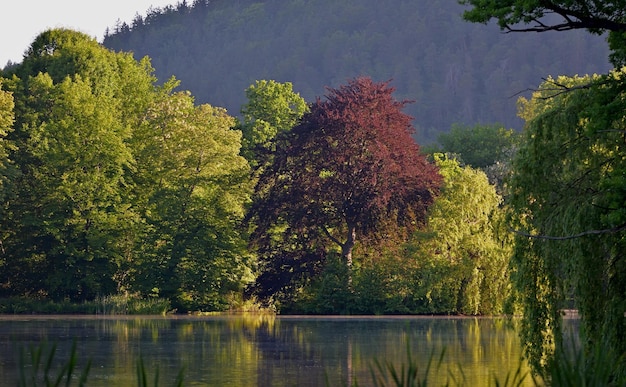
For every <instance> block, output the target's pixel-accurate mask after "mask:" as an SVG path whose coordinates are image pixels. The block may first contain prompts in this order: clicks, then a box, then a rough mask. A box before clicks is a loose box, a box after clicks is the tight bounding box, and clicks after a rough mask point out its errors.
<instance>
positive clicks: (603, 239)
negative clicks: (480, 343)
mask: <svg viewBox="0 0 626 387" xmlns="http://www.w3.org/2000/svg"><path fill="white" fill-rule="evenodd" d="M624 75H626V74H625V73H624V72H623V71H614V72H612V73H610V74H609V75H607V76H586V77H573V78H570V77H558V78H556V79H552V78H549V79H548V80H547V81H546V82H544V83H543V84H542V85H541V86H540V88H539V90H538V91H537V92H535V93H534V94H533V97H532V99H531V100H529V101H527V100H522V101H521V110H520V111H521V116H522V117H523V118H524V119H525V120H526V122H527V123H526V129H525V133H524V141H522V146H521V147H520V150H519V153H518V156H517V157H516V159H515V161H514V167H513V171H514V172H513V178H512V180H511V187H510V188H511V205H512V207H513V209H514V210H515V213H516V216H515V221H516V223H515V224H514V227H515V229H516V231H517V237H516V247H515V250H516V251H515V259H514V262H515V267H516V281H515V282H516V287H517V289H518V291H519V294H520V296H521V297H522V299H521V301H522V305H523V306H524V310H525V313H524V318H523V329H522V332H523V338H524V342H525V344H526V351H527V354H528V355H529V358H530V359H531V361H532V363H533V364H534V366H535V367H536V368H537V369H541V368H542V367H543V366H545V365H546V364H549V363H550V361H551V359H552V358H553V354H554V351H555V349H556V348H558V347H559V343H560V341H561V333H562V332H561V316H560V310H561V309H563V308H565V307H568V306H570V304H568V303H566V301H567V300H568V299H569V298H570V297H573V300H574V302H575V303H574V306H575V307H577V308H578V309H579V312H580V314H581V316H582V323H583V324H582V331H583V334H584V336H585V337H586V339H587V340H586V341H585V343H587V344H590V345H602V346H603V348H604V351H609V350H614V351H615V353H617V354H623V353H625V352H626V337H625V336H624V335H623V332H624V330H625V329H626V317H625V316H624V310H626V296H625V295H626V256H625V254H624V252H625V251H626V250H625V249H624V247H625V245H624V242H625V240H624V236H625V234H624V232H625V231H626V207H625V203H626V189H625V187H626V179H625V178H624V176H626V158H625V157H624V155H625V154H626V142H625V141H624V133H625V131H626V124H625V122H626V121H625V116H624V111H625V109H626V106H625V105H624V102H623V101H624V91H625V90H626V86H625V84H624V82H623V81H622V79H623V77H624ZM622 366H623V365H622Z"/></svg>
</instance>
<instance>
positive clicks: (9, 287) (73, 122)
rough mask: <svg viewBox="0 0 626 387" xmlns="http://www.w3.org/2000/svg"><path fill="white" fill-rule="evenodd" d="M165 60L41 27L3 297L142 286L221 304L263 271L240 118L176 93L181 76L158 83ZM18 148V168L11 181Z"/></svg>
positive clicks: (4, 148) (2, 121)
mask: <svg viewBox="0 0 626 387" xmlns="http://www.w3.org/2000/svg"><path fill="white" fill-rule="evenodd" d="M153 71H154V70H153V69H152V67H151V65H150V61H149V60H147V59H143V60H141V61H136V60H134V59H133V57H132V55H130V54H126V53H114V52H112V51H109V50H107V49H105V48H104V47H102V46H101V45H99V44H98V43H97V42H96V41H95V40H94V39H92V38H90V37H88V36H87V35H84V34H82V33H79V32H75V31H70V30H64V29H55V30H48V31H45V32H43V33H42V34H40V35H39V36H38V37H37V38H36V39H35V41H34V42H33V44H32V46H31V48H30V50H29V52H28V55H27V56H26V57H25V58H24V62H23V63H22V64H20V65H16V66H14V67H11V68H10V69H7V70H6V73H7V75H8V76H11V78H7V79H4V80H3V82H2V84H0V86H1V87H2V88H3V89H4V90H6V91H2V92H0V125H1V126H0V171H1V172H2V177H1V178H0V181H1V182H2V183H0V189H1V190H2V191H0V200H2V206H1V207H0V208H1V210H0V211H2V215H3V222H2V224H0V241H1V242H2V244H1V246H0V247H2V248H0V283H1V284H2V286H1V287H0V289H1V292H2V294H3V295H9V296H12V295H27V296H30V297H33V298H36V299H41V298H43V299H46V298H50V299H52V300H54V301H58V302H61V301H63V302H64V301H65V300H70V301H73V302H79V303H80V302H83V301H91V300H94V299H96V298H102V297H104V298H106V297H108V296H111V295H115V294H125V293H127V292H131V293H133V294H134V293H135V292H140V294H141V297H142V298H145V297H148V296H152V295H156V296H158V297H163V298H166V299H168V300H171V301H172V302H173V303H174V304H175V305H174V306H175V307H176V308H178V309H181V310H182V309H184V310H188V309H202V310H215V309H223V308H226V307H227V306H228V305H227V302H228V300H229V299H231V298H232V297H233V293H241V292H242V288H243V286H244V284H245V283H247V282H249V281H250V280H251V279H252V278H253V276H252V256H251V255H250V254H249V253H248V252H247V250H246V237H245V235H243V234H242V232H241V229H240V228H239V226H238V223H239V221H240V220H241V218H242V217H243V214H244V205H245V203H246V202H247V201H248V200H249V194H250V192H249V191H250V183H249V175H250V174H249V166H248V164H247V162H246V160H245V159H244V158H243V157H241V156H239V152H240V147H241V132H239V131H236V130H232V127H233V125H234V123H235V119H234V118H232V117H230V116H228V115H227V114H226V112H225V111H224V109H220V108H214V107H212V106H210V105H198V106H196V105H195V104H194V99H193V98H192V97H191V96H190V94H189V93H185V92H178V93H174V92H173V89H174V88H175V87H177V85H178V83H177V81H176V80H175V79H170V80H169V81H167V82H165V83H163V84H162V85H161V86H156V85H155V82H156V79H155V78H154V76H153V74H152V73H153ZM11 94H12V96H13V100H14V101H15V102H14V104H15V108H14V109H13V106H12V102H11V99H10V98H9V97H11ZM11 109H12V110H13V111H11ZM13 118H14V119H13ZM12 124H13V127H7V125H9V126H10V125H12ZM9 144H10V145H9ZM7 159H9V160H11V162H12V163H13V164H14V165H15V167H16V169H17V172H18V173H12V174H11V181H10V182H11V184H9V185H5V184H4V183H3V182H4V181H5V180H6V179H5V178H6V176H9V175H8V174H7V173H5V172H6V171H7V170H6V168H4V167H5V166H7V165H8V164H7ZM7 181H8V180H7ZM9 197H10V200H9V199H7V198H9ZM158 297H157V298H158ZM151 308H152V306H151V305H145V306H143V307H140V309H143V310H146V311H148V310H150V309H151Z"/></svg>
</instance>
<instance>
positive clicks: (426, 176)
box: [249, 78, 441, 297]
mask: <svg viewBox="0 0 626 387" xmlns="http://www.w3.org/2000/svg"><path fill="white" fill-rule="evenodd" d="M393 90H394V89H393V88H391V87H389V86H388V83H375V82H373V81H372V80H371V79H369V78H357V79H354V80H351V81H350V82H349V83H348V84H347V85H344V86H341V87H340V88H339V89H331V88H329V89H328V95H327V96H326V100H325V101H322V100H321V99H318V100H317V101H316V102H315V103H314V104H313V105H312V106H311V111H310V112H309V113H307V114H306V115H305V116H304V117H303V119H302V122H301V123H300V124H299V125H298V126H296V127H295V128H294V129H292V130H291V131H289V132H285V133H284V135H282V136H280V138H279V140H278V144H277V151H276V154H275V155H274V158H273V161H272V164H271V165H269V166H268V167H267V168H266V169H265V170H264V171H263V172H262V174H261V176H260V178H259V182H258V184H257V186H256V197H255V201H254V203H253V205H252V207H251V209H250V213H249V216H250V218H251V219H252V220H253V221H254V224H255V227H256V228H255V230H254V232H253V239H252V245H253V247H256V248H257V250H258V252H259V255H260V259H261V264H262V267H261V269H262V272H261V274H260V277H259V279H258V280H257V285H258V286H259V293H260V294H261V295H262V296H266V297H269V296H271V295H272V294H275V293H278V292H279V291H280V290H284V289H285V288H289V287H290V286H293V284H294V283H297V282H298V281H300V280H301V279H302V278H306V277H307V276H311V275H313V274H315V273H316V272H317V271H319V269H320V266H323V260H324V259H325V257H326V256H327V255H328V254H330V253H334V254H337V255H339V256H340V257H341V259H342V261H343V264H344V265H345V266H346V267H347V268H348V272H349V271H350V270H351V266H352V258H353V257H352V255H353V254H352V253H353V250H354V248H355V245H356V244H357V242H359V241H361V242H366V241H367V240H368V239H369V242H370V243H373V244H376V243H377V242H376V240H377V239H378V240H383V239H385V238H388V237H391V238H394V237H396V236H397V237H399V238H401V235H402V232H401V231H402V230H403V229H404V230H407V231H410V230H414V229H415V228H417V227H420V226H421V225H422V224H423V222H424V220H425V214H426V209H427V208H428V206H429V205H430V204H431V203H432V201H433V199H434V197H435V196H436V193H437V191H438V186H439V182H440V179H441V178H440V176H439V174H438V173H437V168H436V167H435V166H433V165H432V164H429V163H428V162H427V161H426V159H425V158H424V157H423V156H422V155H420V153H419V146H418V145H417V144H416V143H415V141H414V140H413V138H412V137H411V134H412V130H413V128H412V126H411V118H410V117H409V116H407V115H406V114H404V113H403V112H402V108H403V106H404V105H405V103H406V102H400V101H397V100H395V99H394V98H393V97H392V92H393ZM348 278H350V276H348Z"/></svg>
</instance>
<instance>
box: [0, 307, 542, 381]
mask: <svg viewBox="0 0 626 387" xmlns="http://www.w3.org/2000/svg"><path fill="white" fill-rule="evenodd" d="M516 325H517V324H516V321H515V320H509V319H504V318H467V317H466V318H462V317H449V318H448V317H406V316H398V317H388V316H384V317H383V316H380V317H379V316H376V317H374V316H371V317H370V316H366V317H356V316H354V317H334V316H320V317H310V316H272V315H224V316H209V317H196V316H165V317H156V316H140V317H137V316H128V317H124V316H122V317H120V316H105V317H99V316H98V317H95V316H69V317H68V316H0V380H1V381H3V382H9V383H10V384H11V385H15V384H16V383H14V381H17V380H18V378H19V374H18V369H19V364H20V363H19V362H20V351H21V352H23V355H24V356H25V359H26V361H25V362H24V364H26V365H27V366H26V367H25V370H26V371H27V372H32V367H31V364H32V361H31V360H30V349H32V348H36V346H38V345H39V344H40V343H42V342H47V348H50V347H51V346H52V344H53V343H54V344H56V346H57V349H56V356H55V360H56V361H58V362H60V363H62V362H64V361H67V359H69V355H70V353H71V347H72V345H73V343H76V353H77V355H78V363H77V367H78V369H82V368H83V367H84V366H85V365H86V364H87V359H90V360H91V369H90V371H89V378H88V384H87V385H88V386H108V387H110V386H124V387H127V386H133V385H137V373H136V367H137V361H138V359H140V358H141V359H142V361H143V363H144V365H145V368H146V370H147V373H148V382H149V383H148V384H149V385H153V384H154V381H153V378H154V375H155V372H156V370H157V369H158V373H159V381H160V383H159V385H161V386H169V385H172V384H173V383H174V381H175V379H176V376H177V374H178V372H179V371H180V370H181V368H183V367H184V376H185V377H184V382H185V385H186V386H226V385H228V386H246V387H248V386H264V387H265V386H325V385H331V386H343V385H351V384H352V383H354V382H357V383H358V384H359V385H360V386H368V385H372V376H371V370H372V367H374V368H375V360H378V361H379V362H380V363H383V364H384V363H390V364H393V365H394V367H395V368H396V369H397V370H398V371H399V370H400V369H401V367H402V365H403V364H404V366H405V367H406V365H407V347H408V348H409V351H410V354H411V356H412V357H413V359H417V362H418V365H419V367H420V372H423V371H424V370H425V369H426V366H427V364H428V360H429V359H430V358H431V355H432V354H434V357H435V359H434V361H437V360H438V359H439V356H440V355H441V353H442V351H443V350H444V349H445V352H444V357H443V361H442V363H441V366H440V369H439V370H438V372H435V373H433V374H432V375H431V376H430V377H429V382H434V383H432V385H441V384H444V383H445V382H446V380H447V378H448V377H449V375H450V374H452V375H455V377H457V378H459V379H461V378H462V376H461V373H460V371H459V368H460V369H462V373H463V374H464V380H465V385H470V386H487V385H494V383H493V382H494V379H493V377H494V375H495V376H497V377H498V380H499V381H500V382H501V383H502V382H503V381H504V379H505V378H506V375H507V373H511V374H512V373H514V372H515V371H516V370H517V369H518V367H519V366H520V356H521V346H520V341H519V338H518V336H517V331H516V329H517V328H516ZM521 364H522V366H523V369H522V370H523V372H527V371H528V367H527V366H526V364H525V363H521ZM434 367H435V366H434V365H433V368H434ZM57 373H58V371H57ZM76 373H77V374H78V373H79V372H78V371H77V372H76ZM53 374H55V373H54V372H53ZM527 381H528V384H527V385H532V383H530V382H531V380H530V377H527ZM9 383H7V384H9Z"/></svg>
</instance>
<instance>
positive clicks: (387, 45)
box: [103, 0, 610, 144]
mask: <svg viewBox="0 0 626 387" xmlns="http://www.w3.org/2000/svg"><path fill="white" fill-rule="evenodd" d="M463 9H464V8H463V7H462V6H460V5H459V4H458V2H457V1H456V0H436V1H426V2H415V1H410V0H393V1H391V0H385V1H378V0H358V1H357V0H347V1H333V0H309V1H302V0H287V1H284V0H281V1H279V0H266V1H258V0H257V1H252V0H242V1H236V2H232V1H228V2H227V1H206V0H196V1H194V2H193V4H192V3H191V2H190V1H187V2H179V4H178V5H177V6H171V7H167V8H165V9H151V10H149V11H148V12H147V14H146V15H137V16H136V18H135V19H134V20H132V21H120V22H119V23H118V24H117V25H116V26H114V27H112V28H111V29H110V30H109V32H108V33H107V35H106V36H105V39H104V42H103V43H104V45H105V46H106V47H108V48H111V49H114V50H123V51H132V52H134V54H135V57H136V58H137V59H140V58H141V57H143V56H144V55H148V56H149V57H150V58H152V63H153V65H154V67H155V68H156V75H157V77H158V78H159V79H161V80H166V79H168V78H169V77H170V76H172V75H174V76H176V78H178V79H180V80H181V85H182V87H183V88H185V89H188V90H190V91H191V92H192V93H193V95H194V96H196V98H197V100H198V101H199V102H204V103H210V104H211V105H214V106H220V107H224V108H226V109H227V110H228V112H229V113H230V114H232V115H238V114H239V110H240V107H241V105H242V104H243V103H244V102H245V95H244V90H245V89H246V88H247V87H248V86H249V85H251V84H252V83H253V82H254V81H255V80H259V79H272V80H276V81H279V82H292V83H293V85H294V89H295V90H296V91H297V92H299V93H300V94H301V95H302V96H303V97H304V99H305V100H307V101H312V100H313V99H314V98H315V97H316V96H318V95H321V94H324V93H325V90H324V87H325V86H331V87H336V86H338V85H340V84H343V83H345V82H346V81H347V80H348V79H350V78H354V77H357V76H362V75H366V76H370V77H372V78H373V79H374V80H377V81H387V80H390V79H391V80H392V84H393V86H394V87H395V88H396V89H397V98H399V99H401V100H403V99H407V100H412V101H415V103H413V104H411V105H408V106H407V108H406V112H407V113H408V114H409V115H411V116H413V117H415V121H414V126H415V127H416V128H417V138H418V141H419V142H420V143H422V144H427V143H431V142H433V141H434V140H436V138H437V135H438V133H440V132H443V131H447V130H449V129H450V127H451V126H452V124H455V123H456V124H462V125H469V126H472V125H474V124H490V123H500V124H502V125H504V126H505V127H507V128H514V129H521V127H522V122H523V121H522V120H521V119H520V118H519V117H517V108H516V104H515V101H516V99H517V96H518V95H519V94H520V93H524V92H526V91H528V89H535V88H536V87H537V85H538V84H539V83H540V82H541V79H542V78H544V77H546V76H548V75H553V76H556V75H576V74H593V73H605V72H606V71H608V69H609V68H610V66H609V63H608V60H607V57H608V50H607V44H606V42H605V39H604V37H601V36H592V35H590V34H586V33H584V32H582V31H575V32H572V33H569V34H558V33H550V34H542V35H539V34H534V35H530V34H525V36H520V35H519V34H503V33H501V32H500V31H499V30H498V28H497V26H495V25H494V24H490V25H488V26H486V27H485V26H482V25H475V24H471V23H467V22H464V21H463V20H462V18H461V13H462V11H463Z"/></svg>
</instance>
